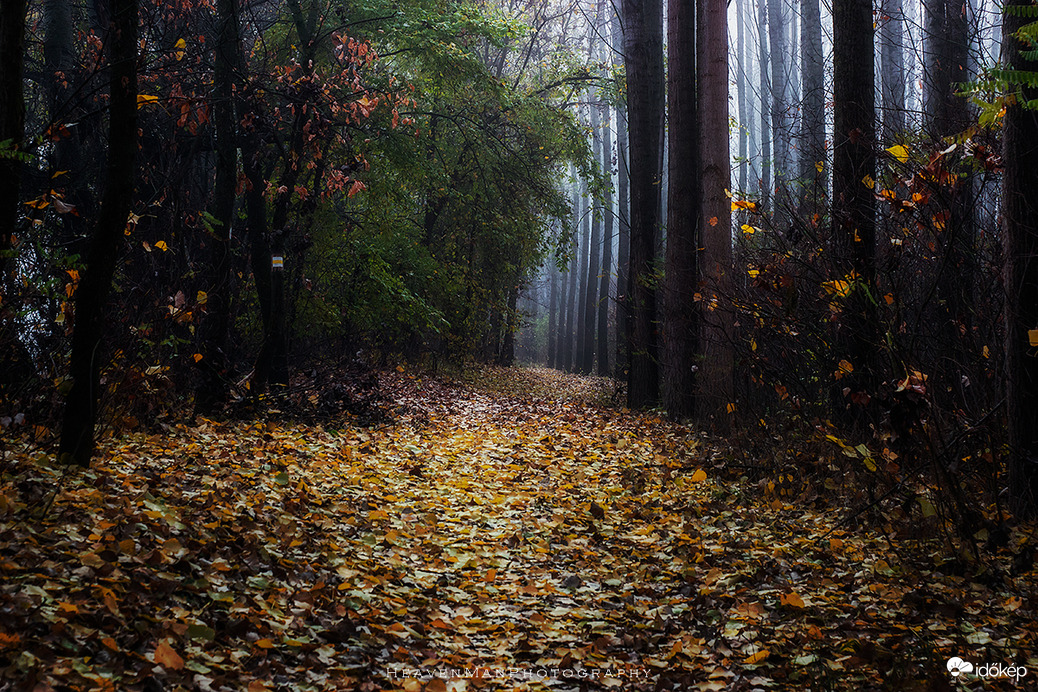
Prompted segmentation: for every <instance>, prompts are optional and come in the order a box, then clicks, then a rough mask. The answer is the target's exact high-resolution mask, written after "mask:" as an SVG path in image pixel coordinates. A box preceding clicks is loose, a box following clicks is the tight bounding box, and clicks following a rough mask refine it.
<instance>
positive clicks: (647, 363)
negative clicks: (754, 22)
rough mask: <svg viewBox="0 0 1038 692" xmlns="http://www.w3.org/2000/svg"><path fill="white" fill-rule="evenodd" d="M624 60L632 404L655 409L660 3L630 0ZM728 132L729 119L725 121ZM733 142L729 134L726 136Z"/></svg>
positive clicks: (629, 388) (629, 396) (626, 6)
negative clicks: (625, 65)
mask: <svg viewBox="0 0 1038 692" xmlns="http://www.w3.org/2000/svg"><path fill="white" fill-rule="evenodd" d="M623 12H624V19H625V22H624V23H625V25H626V27H625V28H626V34H625V36H624V58H625V61H626V64H627V121H628V132H629V137H630V141H629V143H630V147H631V151H630V157H631V161H630V167H631V254H630V266H629V269H628V271H629V274H628V296H629V300H630V313H629V314H630V326H629V328H628V340H629V343H630V368H629V370H628V375H627V404H628V406H630V407H631V408H642V407H645V406H652V405H654V404H655V403H656V401H657V399H658V398H659V377H658V370H657V368H658V366H657V360H656V359H657V353H656V351H657V345H656V342H657V337H656V289H655V278H654V277H653V274H654V271H655V263H656V239H657V237H658V236H659V231H660V228H659V226H660V177H661V166H662V160H661V154H662V152H661V146H660V144H661V141H662V131H663V97H664V90H663V7H662V3H661V2H660V0H625V2H624V3H623ZM725 125H726V127H727V120H726V121H725ZM725 141H727V132H726V134H725Z"/></svg>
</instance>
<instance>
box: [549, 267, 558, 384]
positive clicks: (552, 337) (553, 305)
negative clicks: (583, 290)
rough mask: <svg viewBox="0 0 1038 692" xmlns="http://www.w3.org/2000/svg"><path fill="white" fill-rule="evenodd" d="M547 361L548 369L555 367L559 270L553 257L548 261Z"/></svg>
mask: <svg viewBox="0 0 1038 692" xmlns="http://www.w3.org/2000/svg"><path fill="white" fill-rule="evenodd" d="M548 262H549V263H548V284H549V288H548V359H547V364H548V367H549V368H554V367H555V349H556V346H557V344H558V333H559V332H558V329H557V328H556V327H557V324H556V321H557V319H558V317H557V314H556V313H557V312H558V305H559V270H558V267H556V266H555V257H554V256H553V257H552V258H551V259H550V260H549V261H548Z"/></svg>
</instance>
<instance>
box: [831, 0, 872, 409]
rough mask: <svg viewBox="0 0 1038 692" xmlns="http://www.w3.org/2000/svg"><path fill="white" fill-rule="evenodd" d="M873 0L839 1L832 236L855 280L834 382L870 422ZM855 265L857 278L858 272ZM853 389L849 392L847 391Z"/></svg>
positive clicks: (840, 402) (843, 404) (841, 399)
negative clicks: (841, 365)
mask: <svg viewBox="0 0 1038 692" xmlns="http://www.w3.org/2000/svg"><path fill="white" fill-rule="evenodd" d="M872 31H873V29H872V3H871V2H870V1H869V0H834V3H833V46H834V50H833V63H834V74H833V84H834V87H833V99H834V110H835V113H834V122H835V130H834V145H835V146H834V149H833V242H834V245H835V253H836V272H837V276H836V277H834V278H836V279H840V280H849V281H850V280H853V281H855V282H856V283H857V284H858V285H856V286H855V287H854V288H853V290H851V292H850V294H849V295H848V296H847V297H846V299H845V300H846V302H845V306H844V310H843V313H842V318H841V320H840V325H839V328H838V333H837V337H836V343H835V346H836V348H835V349H834V355H835V360H836V362H834V364H833V370H834V371H836V370H837V369H838V366H837V363H838V362H839V361H841V360H846V361H848V362H849V363H850V365H851V367H853V371H852V372H849V373H847V374H846V375H845V376H844V377H842V378H841V379H840V380H837V381H836V382H835V383H834V386H833V390H834V391H833V401H834V405H835V407H836V409H837V411H838V412H839V413H840V414H841V417H842V418H843V419H844V420H845V421H847V422H849V423H855V424H858V425H859V426H862V427H863V426H864V425H865V423H866V420H865V412H866V410H865V407H866V403H867V398H865V397H867V396H871V395H872V394H874V393H875V391H876V390H875V384H876V380H877V377H876V373H875V371H874V367H875V365H876V357H875V354H876V351H877V349H878V348H879V347H880V344H879V340H878V335H877V329H878V328H877V316H876V310H875V303H874V302H873V300H874V296H875V285H876V281H875V278H876V267H875V246H876V217H875V198H874V192H873V188H872V186H870V185H868V184H865V182H863V181H866V180H868V179H873V178H875V175H876V155H875V149H874V145H875V140H876V138H875V127H874V124H873V123H874V119H875V86H874V85H875V78H874V68H873V63H874V60H873V48H872ZM852 272H853V273H854V274H855V275H856V277H853V278H852V277H851V274H852ZM845 392H846V395H845Z"/></svg>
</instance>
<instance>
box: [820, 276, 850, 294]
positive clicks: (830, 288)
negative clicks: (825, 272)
mask: <svg viewBox="0 0 1038 692" xmlns="http://www.w3.org/2000/svg"><path fill="white" fill-rule="evenodd" d="M822 288H824V289H825V292H826V293H828V294H829V295H837V296H839V297H841V298H846V297H847V296H848V295H849V294H850V292H851V283H850V282H849V281H842V280H840V279H833V280H832V281H823V282H822Z"/></svg>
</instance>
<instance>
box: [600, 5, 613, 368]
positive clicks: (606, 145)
mask: <svg viewBox="0 0 1038 692" xmlns="http://www.w3.org/2000/svg"><path fill="white" fill-rule="evenodd" d="M600 4H601V0H600ZM611 117H612V116H611V114H610V112H609V106H608V105H605V104H603V106H602V122H603V127H602V168H603V170H604V171H605V173H606V181H607V185H606V191H605V205H604V207H605V209H604V212H603V228H602V264H601V267H600V270H599V274H600V281H599V287H598V374H599V375H601V376H602V377H606V376H608V375H609V373H610V370H609V288H610V283H611V281H610V280H611V278H612V276H613V185H612V179H613V174H612V169H613V161H612V160H613V136H612V127H611V125H612V123H611Z"/></svg>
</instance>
